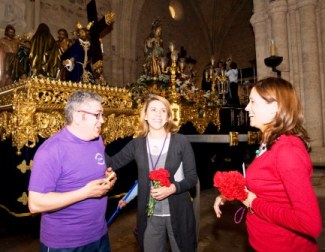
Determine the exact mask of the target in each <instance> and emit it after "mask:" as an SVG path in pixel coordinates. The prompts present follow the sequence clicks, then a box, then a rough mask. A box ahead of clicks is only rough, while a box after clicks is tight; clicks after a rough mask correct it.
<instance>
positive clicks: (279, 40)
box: [268, 0, 289, 79]
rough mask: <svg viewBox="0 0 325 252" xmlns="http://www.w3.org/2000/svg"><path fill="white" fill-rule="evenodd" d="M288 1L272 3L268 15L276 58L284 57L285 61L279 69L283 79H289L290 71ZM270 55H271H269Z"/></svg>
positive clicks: (279, 0)
mask: <svg viewBox="0 0 325 252" xmlns="http://www.w3.org/2000/svg"><path fill="white" fill-rule="evenodd" d="M287 11H288V8H287V1H286V0H278V1H273V2H271V3H270V5H269V8H268V13H269V16H270V18H271V39H273V40H274V43H275V48H276V53H275V54H276V56H282V57H283V61H282V63H281V64H280V65H279V66H278V67H277V69H278V70H280V71H281V72H282V73H281V74H282V75H281V76H282V77H283V78H285V79H288V75H289V74H288V71H289V50H288V45H289V43H288V30H287V25H286V24H287ZM268 55H270V54H268Z"/></svg>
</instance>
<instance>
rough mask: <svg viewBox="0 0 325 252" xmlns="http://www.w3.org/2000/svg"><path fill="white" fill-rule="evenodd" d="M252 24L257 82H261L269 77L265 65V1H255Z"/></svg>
mask: <svg viewBox="0 0 325 252" xmlns="http://www.w3.org/2000/svg"><path fill="white" fill-rule="evenodd" d="M250 22H251V24H252V26H253V29H254V35H255V50H256V68H257V80H259V79H261V78H263V77H265V76H267V75H268V69H267V67H266V66H265V64H264V58H266V55H267V54H266V46H265V42H266V41H267V35H266V32H267V29H266V28H267V25H266V13H265V1H260V0H254V14H253V15H252V17H251V19H250Z"/></svg>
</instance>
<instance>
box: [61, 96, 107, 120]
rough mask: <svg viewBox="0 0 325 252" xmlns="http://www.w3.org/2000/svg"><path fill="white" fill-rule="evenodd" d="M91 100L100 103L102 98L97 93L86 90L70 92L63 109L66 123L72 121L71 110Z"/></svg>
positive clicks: (73, 110)
mask: <svg viewBox="0 0 325 252" xmlns="http://www.w3.org/2000/svg"><path fill="white" fill-rule="evenodd" d="M91 101H98V102H100V103H102V102H103V98H102V97H101V96H99V95H98V94H95V93H91V92H88V91H76V92H74V93H72V94H71V95H70V96H69V98H68V100H67V104H66V106H65V109H64V113H65V119H66V121H67V125H70V124H71V123H72V120H73V112H75V111H77V110H78V109H79V108H80V106H81V105H83V104H85V103H87V102H91Z"/></svg>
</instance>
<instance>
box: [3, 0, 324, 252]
mask: <svg viewBox="0 0 325 252" xmlns="http://www.w3.org/2000/svg"><path fill="white" fill-rule="evenodd" d="M0 6H1V8H0V12H1V14H0V170H1V176H0V190H1V196H0V250H1V251H6V252H20V251H22V252H23V251H24V252H32V251H39V219H40V218H39V217H40V216H38V215H36V216H35V215H32V214H31V213H30V212H29V210H28V207H27V200H28V193H27V187H28V181H29V176H30V172H31V168H32V165H33V156H34V154H35V152H36V150H37V148H38V147H39V146H40V145H41V144H42V143H43V142H44V141H45V140H46V139H47V138H49V137H50V136H52V135H53V134H54V133H56V132H57V131H59V130H60V129H61V128H62V127H63V126H64V122H65V121H64V120H65V118H64V111H63V110H64V105H65V102H66V100H67V96H68V95H69V94H70V93H72V92H73V91H76V90H86V91H92V92H95V93H97V94H99V95H101V96H102V97H104V99H103V107H104V114H105V116H106V118H107V119H106V121H105V123H104V124H103V125H102V129H101V135H102V137H103V141H104V143H105V145H106V152H107V153H109V154H114V153H116V152H118V151H119V150H120V149H121V148H122V147H123V146H125V145H126V143H128V142H129V141H130V140H131V139H132V138H133V137H134V134H135V125H137V123H138V116H139V110H140V108H141V106H142V103H143V101H144V100H145V99H146V97H147V96H148V95H149V94H157V95H161V96H164V97H166V98H167V99H168V100H169V101H170V102H171V104H172V111H173V118H174V121H175V123H176V124H177V125H178V129H179V132H180V133H182V134H184V135H186V136H187V137H188V139H189V140H190V142H191V144H192V147H193V150H194V153H195V158H196V163H197V173H198V177H199V183H198V184H197V186H196V188H195V189H196V195H195V196H194V200H193V201H194V207H195V209H196V210H195V211H196V217H197V216H199V218H197V219H198V220H199V221H197V222H198V223H197V228H198V230H199V232H198V238H197V239H198V251H199V252H205V251H216V252H218V251H221V252H222V251H232V252H249V251H254V250H253V249H252V247H250V245H249V243H248V238H247V231H246V228H245V221H244V220H243V221H241V222H240V223H239V224H236V221H234V218H235V219H236V217H238V216H235V215H236V210H237V209H238V208H239V207H240V206H241V205H240V203H238V202H237V203H236V202H234V203H231V204H229V205H227V206H226V208H225V210H224V212H225V214H224V216H223V218H222V219H217V218H216V216H215V213H214V211H213V202H214V199H215V197H216V196H217V194H218V192H217V190H216V189H215V188H214V186H213V180H212V178H213V175H214V173H215V172H216V171H230V170H237V171H239V172H243V170H242V169H243V166H244V167H245V166H246V167H247V166H248V165H249V163H250V162H251V161H252V159H253V158H254V157H255V151H256V150H257V149H258V147H259V144H260V141H261V134H260V132H259V131H258V130H257V129H255V128H252V127H250V124H249V117H248V114H247V112H246V111H245V107H246V105H247V104H248V102H249V92H250V87H251V86H252V85H253V84H254V83H255V82H256V81H258V80H260V79H263V78H265V77H268V76H271V77H279V78H283V79H285V80H287V81H289V82H291V83H292V84H293V86H294V87H295V89H296V90H297V93H298V96H299V98H300V100H301V103H302V106H303V113H304V119H305V127H306V129H307V131H308V133H309V135H310V138H311V152H310V157H311V160H312V165H313V168H314V172H313V178H312V184H313V186H314V189H315V192H316V195H317V199H318V202H319V205H320V208H321V214H322V220H323V222H322V225H323V231H322V234H321V236H320V237H319V238H318V239H317V243H318V245H319V248H320V251H325V235H324V234H325V233H324V232H325V231H324V227H325V224H324V223H325V46H324V45H325V1H324V0H227V1H223V0H205V1H199V0H128V1H121V0H96V1H95V0H70V1H65V0H57V1H50V0H0ZM44 41H47V42H46V43H44ZM80 48H83V50H84V52H83V57H82V58H80V55H81V54H80V53H78V51H77V50H80ZM74 49H75V50H76V51H74ZM40 55H41V56H42V57H40ZM45 55H46V56H45ZM233 68H234V69H236V70H237V77H236V78H237V79H236V83H237V86H236V89H233V88H232V86H231V85H230V77H228V75H227V72H228V71H229V70H230V69H233ZM129 166H130V168H131V169H129V170H128V171H125V170H127V169H122V170H123V171H121V172H118V176H119V177H121V178H123V181H121V182H119V183H117V184H116V186H115V187H114V189H113V190H112V191H111V192H110V193H109V204H108V209H107V217H109V216H111V215H112V214H113V213H114V211H115V208H116V205H117V204H118V200H119V199H120V198H121V197H123V195H125V194H126V192H127V191H128V189H129V188H130V187H131V186H132V184H133V182H134V181H135V180H136V179H137V172H136V169H132V168H134V164H133V163H131V164H130V165H129ZM126 173H127V175H126ZM136 209H137V206H136V202H131V203H130V204H129V205H128V206H127V207H126V208H125V209H123V210H121V211H120V213H118V215H117V216H116V217H115V219H114V221H113V222H112V224H110V226H109V228H108V230H109V238H110V243H111V249H112V251H113V252H114V251H117V252H118V251H121V252H123V251H140V250H139V247H138V244H137V241H136V238H135V234H134V227H135V225H136Z"/></svg>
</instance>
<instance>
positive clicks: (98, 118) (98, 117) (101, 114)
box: [77, 110, 105, 120]
mask: <svg viewBox="0 0 325 252" xmlns="http://www.w3.org/2000/svg"><path fill="white" fill-rule="evenodd" d="M77 112H81V113H85V114H88V115H93V116H94V117H96V120H100V118H103V119H104V120H105V118H104V114H103V113H102V112H100V113H91V112H88V111H85V110H78V111H77Z"/></svg>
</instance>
